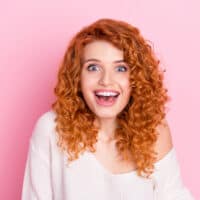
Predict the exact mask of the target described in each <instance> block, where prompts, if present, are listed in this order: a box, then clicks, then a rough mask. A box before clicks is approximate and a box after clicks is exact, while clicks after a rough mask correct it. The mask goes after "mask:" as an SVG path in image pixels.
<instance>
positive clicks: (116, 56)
mask: <svg viewBox="0 0 200 200" xmlns="http://www.w3.org/2000/svg"><path fill="white" fill-rule="evenodd" d="M129 75H130V72H129V67H128V65H127V64H126V63H125V62H124V61H123V51H121V50H119V49H118V48H116V47H114V46H113V45H112V44H111V43H109V42H106V41H99V40H97V41H94V42H92V43H89V44H87V45H86V46H85V48H84V52H83V65H82V71H81V91H82V94H83V97H84V100H85V102H86V103H87V105H88V107H89V108H90V110H91V111H92V112H93V113H94V114H95V115H96V117H97V118H98V119H115V118H116V116H117V115H118V114H119V113H120V112H121V111H122V110H123V109H124V108H125V106H126V105H127V103H128V101H129V99H130V83H129Z"/></svg>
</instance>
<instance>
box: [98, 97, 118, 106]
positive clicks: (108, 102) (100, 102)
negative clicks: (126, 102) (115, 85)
mask: <svg viewBox="0 0 200 200" xmlns="http://www.w3.org/2000/svg"><path fill="white" fill-rule="evenodd" d="M118 97H119V96H117V97H115V98H112V100H111V101H105V100H103V99H99V98H98V97H97V96H96V95H95V100H96V102H97V104H98V105H100V106H113V105H114V104H115V102H116V101H117V98H118Z"/></svg>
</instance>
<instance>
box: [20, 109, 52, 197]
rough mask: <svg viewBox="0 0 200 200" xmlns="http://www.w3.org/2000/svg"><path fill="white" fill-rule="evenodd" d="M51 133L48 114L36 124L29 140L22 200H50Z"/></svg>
mask: <svg viewBox="0 0 200 200" xmlns="http://www.w3.org/2000/svg"><path fill="white" fill-rule="evenodd" d="M51 131H52V116H51V113H50V112H47V113H45V114H43V115H42V116H41V117H40V118H39V119H38V120H37V122H36V125H35V127H34V130H33V133H32V137H31V139H30V144H29V151H28V156H27V161H26V167H25V172H24V181H23V188H22V200H52V199H53V198H52V185H51V171H50V150H49V148H50V147H49V143H50V142H49V135H50V132H51Z"/></svg>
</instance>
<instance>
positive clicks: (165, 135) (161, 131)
mask: <svg viewBox="0 0 200 200" xmlns="http://www.w3.org/2000/svg"><path fill="white" fill-rule="evenodd" d="M156 131H157V133H158V139H157V142H156V144H155V151H156V152H157V153H158V155H157V161H158V160H160V159H162V158H163V157H164V156H165V155H166V154H167V153H168V152H169V151H170V150H171V149H172V148H173V142H172V136H171V131H170V128H169V124H168V122H167V120H166V119H163V120H162V122H161V123H160V124H159V125H158V126H157V128H156Z"/></svg>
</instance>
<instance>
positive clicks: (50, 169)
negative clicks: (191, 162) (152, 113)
mask: <svg viewBox="0 0 200 200" xmlns="http://www.w3.org/2000/svg"><path fill="white" fill-rule="evenodd" d="M55 116H56V115H55V113H54V112H53V111H52V110H50V111H48V112H46V113H44V114H43V115H42V116H41V117H40V118H39V119H38V120H37V123H36V125H35V127H34V130H33V133H32V137H31V139H30V145H29V152H28V158H27V163H26V169H25V174H24V182H23V188H22V200H193V197H192V195H191V193H190V191H189V190H188V189H187V188H186V187H184V185H183V183H182V180H181V174H180V168H179V164H178V162H177V159H176V152H175V149H174V148H172V149H171V150H170V151H169V152H168V153H167V155H165V157H164V158H163V159H161V160H160V161H158V162H157V163H156V164H155V172H154V173H153V174H152V177H151V179H145V178H141V177H139V176H137V174H136V172H135V171H132V172H128V173H122V174H112V173H110V172H108V171H107V170H106V169H105V168H104V167H103V166H102V165H101V164H100V163H99V161H98V160H97V159H96V158H95V156H94V155H93V154H92V153H90V152H87V151H86V152H85V153H84V154H82V155H81V156H80V158H79V159H77V160H75V161H73V162H72V163H71V164H70V165H69V166H68V167H67V166H66V162H67V159H66V155H64V154H63V153H61V151H60V150H59V149H58V147H57V145H56V141H57V139H58V138H57V135H56V132H55V122H54V119H55Z"/></svg>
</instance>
